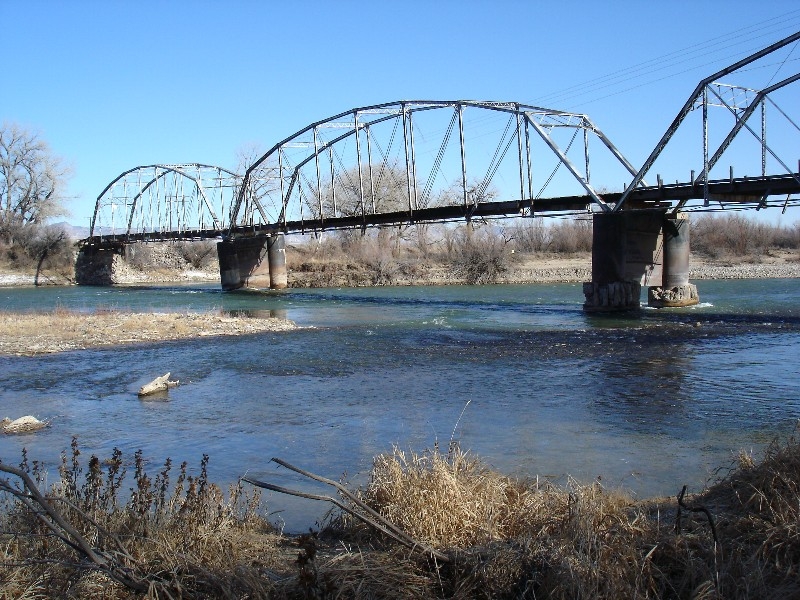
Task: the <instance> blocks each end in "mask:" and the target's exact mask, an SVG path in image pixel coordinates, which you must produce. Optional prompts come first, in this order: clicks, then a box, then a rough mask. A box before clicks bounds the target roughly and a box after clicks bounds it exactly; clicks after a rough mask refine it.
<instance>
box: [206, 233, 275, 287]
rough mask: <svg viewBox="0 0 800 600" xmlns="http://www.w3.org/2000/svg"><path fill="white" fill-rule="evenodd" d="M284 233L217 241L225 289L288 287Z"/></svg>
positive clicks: (220, 270) (221, 281) (221, 278)
mask: <svg viewBox="0 0 800 600" xmlns="http://www.w3.org/2000/svg"><path fill="white" fill-rule="evenodd" d="M285 247H286V246H285V239H284V235H283V234H282V233H281V234H277V235H272V236H269V237H268V238H262V237H247V238H234V239H232V240H225V241H222V242H219V243H217V256H218V257H219V274H220V283H221V285H222V289H223V290H226V291H231V290H238V289H240V288H262V289H263V288H267V287H268V288H271V289H283V288H285V287H286V286H287V274H286V250H285Z"/></svg>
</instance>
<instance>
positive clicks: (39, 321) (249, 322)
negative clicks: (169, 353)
mask: <svg viewBox="0 0 800 600" xmlns="http://www.w3.org/2000/svg"><path fill="white" fill-rule="evenodd" d="M293 327H294V324H293V323H292V322H291V321H287V320H286V319H277V318H271V317H245V316H229V315H223V314H220V313H210V312H208V313H134V312H123V311H116V310H106V311H98V312H94V313H76V312H71V311H66V310H56V311H54V312H49V313H11V312H2V311H0V354H15V355H31V354H41V353H48V352H60V351H63V350H74V349H82V348H91V347H97V346H110V345H119V344H128V343H133V342H152V341H162V340H177V339H186V338H193V337H203V336H212V335H241V334H248V333H258V332H262V331H283V330H287V329H292V328H293Z"/></svg>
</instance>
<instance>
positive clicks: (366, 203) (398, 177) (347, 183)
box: [306, 165, 408, 217]
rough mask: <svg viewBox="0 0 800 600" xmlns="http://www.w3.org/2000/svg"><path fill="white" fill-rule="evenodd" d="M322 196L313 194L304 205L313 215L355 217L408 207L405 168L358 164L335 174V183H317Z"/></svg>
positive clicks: (396, 210) (401, 209) (406, 208)
mask: <svg viewBox="0 0 800 600" xmlns="http://www.w3.org/2000/svg"><path fill="white" fill-rule="evenodd" d="M320 187H321V193H322V198H321V201H320V198H318V197H317V195H316V194H314V196H313V197H310V198H307V199H306V207H307V208H308V209H309V210H310V211H311V214H313V215H314V216H315V217H319V216H320V205H321V207H322V215H323V216H324V217H333V216H346V217H357V216H360V215H362V214H366V215H370V214H373V213H386V212H398V211H404V210H408V183H407V177H406V173H405V171H402V172H401V171H400V170H399V169H397V168H395V167H391V166H386V165H372V167H371V168H370V167H369V166H368V165H364V166H362V167H361V177H360V178H359V176H358V166H354V167H352V168H350V169H347V170H346V171H342V172H340V173H337V174H336V177H335V179H334V185H333V186H331V184H330V182H328V183H326V184H324V185H322V186H320Z"/></svg>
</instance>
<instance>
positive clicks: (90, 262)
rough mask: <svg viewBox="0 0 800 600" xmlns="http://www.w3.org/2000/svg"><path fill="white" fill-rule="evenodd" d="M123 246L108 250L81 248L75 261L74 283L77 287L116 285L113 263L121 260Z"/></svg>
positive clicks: (123, 252) (123, 251) (123, 250)
mask: <svg viewBox="0 0 800 600" xmlns="http://www.w3.org/2000/svg"><path fill="white" fill-rule="evenodd" d="M124 254H125V246H122V245H119V246H114V247H108V248H100V247H98V246H83V247H82V248H81V249H80V251H79V252H78V256H77V259H76V260H75V282H76V283H77V284H78V285H113V284H115V283H117V281H116V279H115V277H114V273H115V263H117V262H118V261H120V260H122V257H123V255H124Z"/></svg>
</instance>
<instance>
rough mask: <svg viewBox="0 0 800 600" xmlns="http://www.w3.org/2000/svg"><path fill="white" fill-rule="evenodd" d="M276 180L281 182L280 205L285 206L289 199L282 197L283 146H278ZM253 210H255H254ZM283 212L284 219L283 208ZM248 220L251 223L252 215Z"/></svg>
mask: <svg viewBox="0 0 800 600" xmlns="http://www.w3.org/2000/svg"><path fill="white" fill-rule="evenodd" d="M278 180H279V181H280V182H281V183H280V186H281V206H284V207H285V206H287V205H288V204H289V199H288V198H284V197H283V194H284V191H283V147H280V148H278ZM253 212H255V210H254V211H253ZM283 214H284V220H285V218H286V210H285V209H284V211H283ZM250 220H251V223H250V224H251V225H252V224H253V223H252V216H251V217H250Z"/></svg>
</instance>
